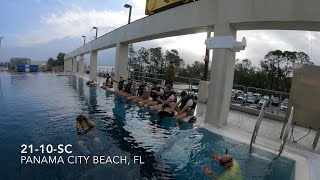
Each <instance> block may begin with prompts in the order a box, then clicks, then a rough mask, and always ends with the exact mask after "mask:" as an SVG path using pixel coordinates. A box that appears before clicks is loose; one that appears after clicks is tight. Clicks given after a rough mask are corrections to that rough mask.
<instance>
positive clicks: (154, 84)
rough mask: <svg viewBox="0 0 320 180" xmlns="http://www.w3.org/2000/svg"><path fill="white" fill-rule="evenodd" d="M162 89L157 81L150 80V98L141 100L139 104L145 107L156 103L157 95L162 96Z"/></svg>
mask: <svg viewBox="0 0 320 180" xmlns="http://www.w3.org/2000/svg"><path fill="white" fill-rule="evenodd" d="M163 93H164V90H163V88H162V87H161V86H158V82H157V81H153V82H152V87H151V91H150V98H151V99H147V100H144V101H142V102H141V105H144V106H145V107H149V106H154V105H157V104H158V100H157V99H158V97H159V96H163Z"/></svg>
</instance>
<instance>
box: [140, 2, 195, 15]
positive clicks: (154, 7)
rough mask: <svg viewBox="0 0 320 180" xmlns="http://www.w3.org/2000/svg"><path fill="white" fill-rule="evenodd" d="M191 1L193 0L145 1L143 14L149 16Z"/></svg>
mask: <svg viewBox="0 0 320 180" xmlns="http://www.w3.org/2000/svg"><path fill="white" fill-rule="evenodd" d="M191 1H193V0H147V2H146V11H145V14H146V15H151V14H154V13H156V12H159V11H163V10H166V9H169V8H172V7H175V6H178V5H180V4H184V3H188V2H191Z"/></svg>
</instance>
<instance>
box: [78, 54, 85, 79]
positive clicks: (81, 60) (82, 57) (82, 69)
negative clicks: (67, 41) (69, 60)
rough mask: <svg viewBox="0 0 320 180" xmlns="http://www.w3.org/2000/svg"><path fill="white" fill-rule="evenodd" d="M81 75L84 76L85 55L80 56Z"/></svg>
mask: <svg viewBox="0 0 320 180" xmlns="http://www.w3.org/2000/svg"><path fill="white" fill-rule="evenodd" d="M79 75H80V76H83V75H84V55H80V57H79Z"/></svg>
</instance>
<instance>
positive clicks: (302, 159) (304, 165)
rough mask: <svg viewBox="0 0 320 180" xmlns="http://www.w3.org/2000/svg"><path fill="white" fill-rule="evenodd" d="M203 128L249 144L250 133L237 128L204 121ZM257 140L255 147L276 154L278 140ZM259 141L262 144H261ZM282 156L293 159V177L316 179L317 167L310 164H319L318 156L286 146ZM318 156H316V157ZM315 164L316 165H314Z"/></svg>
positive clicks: (259, 138)
mask: <svg viewBox="0 0 320 180" xmlns="http://www.w3.org/2000/svg"><path fill="white" fill-rule="evenodd" d="M203 128H205V129H207V130H208V131H210V132H213V133H215V134H219V135H221V136H224V137H227V138H230V139H233V140H236V141H239V142H242V143H245V144H250V139H251V134H249V133H246V132H243V131H239V130H237V129H233V128H230V127H226V126H224V127H219V128H218V127H215V126H213V125H211V124H207V123H205V124H204V126H203ZM257 142H260V143H259V144H254V146H255V147H257V148H259V149H262V150H265V151H268V152H271V153H274V154H277V151H276V148H279V145H277V144H278V142H275V141H271V140H269V139H264V138H261V137H258V138H257ZM261 142H262V143H263V144H261ZM282 156H284V157H287V158H289V159H292V160H294V161H295V177H294V179H296V180H300V179H316V178H315V177H317V174H318V169H317V168H310V164H312V166H316V167H317V166H320V162H319V161H316V160H314V159H313V158H317V159H319V160H320V156H319V155H317V154H315V153H311V152H308V151H305V150H301V149H297V148H295V149H293V147H290V146H289V147H288V146H287V147H286V148H285V150H284V151H283V153H282ZM317 156H318V157H317ZM314 164H316V165H314Z"/></svg>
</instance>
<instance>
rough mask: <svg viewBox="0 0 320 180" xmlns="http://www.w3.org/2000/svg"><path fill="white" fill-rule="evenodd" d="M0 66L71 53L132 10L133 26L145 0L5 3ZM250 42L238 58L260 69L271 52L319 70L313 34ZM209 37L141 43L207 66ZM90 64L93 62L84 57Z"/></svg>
mask: <svg viewBox="0 0 320 180" xmlns="http://www.w3.org/2000/svg"><path fill="white" fill-rule="evenodd" d="M0 2H1V6H0V21H1V25H0V37H1V36H3V37H4V39H2V47H1V49H0V61H7V60H9V59H10V58H11V57H28V58H30V59H32V60H36V61H39V60H47V59H48V58H49V57H56V56H57V54H58V53H59V52H65V53H68V52H70V51H72V50H74V49H76V48H78V47H80V46H81V45H82V44H83V39H82V37H81V36H82V35H85V36H87V41H91V40H92V39H93V38H94V35H95V30H93V29H92V27H93V26H98V27H99V32H98V36H101V35H102V34H105V33H107V32H109V31H111V30H113V29H115V28H118V27H120V26H123V25H125V24H126V23H127V18H128V9H126V8H124V7H123V5H124V4H126V3H129V4H131V5H132V6H133V12H132V21H134V20H137V19H140V18H142V17H144V6H145V0H103V1H102V0H23V1H21V0H1V1H0ZM243 36H244V37H246V38H247V41H248V47H247V49H246V50H245V51H243V52H241V53H237V58H239V59H244V58H248V59H250V60H252V61H253V63H254V64H255V65H257V64H258V63H259V60H261V59H263V57H264V55H265V54H267V52H269V51H271V50H276V49H280V50H283V51H284V50H289V51H298V52H300V51H304V52H305V53H307V54H308V55H309V56H310V57H311V60H312V61H313V62H315V63H316V64H318V65H320V59H319V56H320V51H319V50H320V49H319V47H320V42H319V39H320V33H318V32H309V31H238V39H239V40H241V38H242V37H243ZM205 37H206V34H203V33H201V34H193V35H186V36H179V37H171V38H165V39H158V40H153V41H148V42H142V43H136V44H134V46H135V48H136V49H138V48H140V47H142V46H144V47H147V48H150V47H158V46H160V47H162V48H163V49H165V50H167V49H177V50H179V52H180V54H181V56H182V57H183V58H184V60H185V61H186V62H187V63H192V62H193V61H195V60H202V59H203V54H204V52H205V46H204V40H205ZM85 58H86V61H88V56H85ZM98 58H99V64H100V65H113V64H114V59H115V49H109V50H104V51H101V52H99V56H98Z"/></svg>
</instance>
